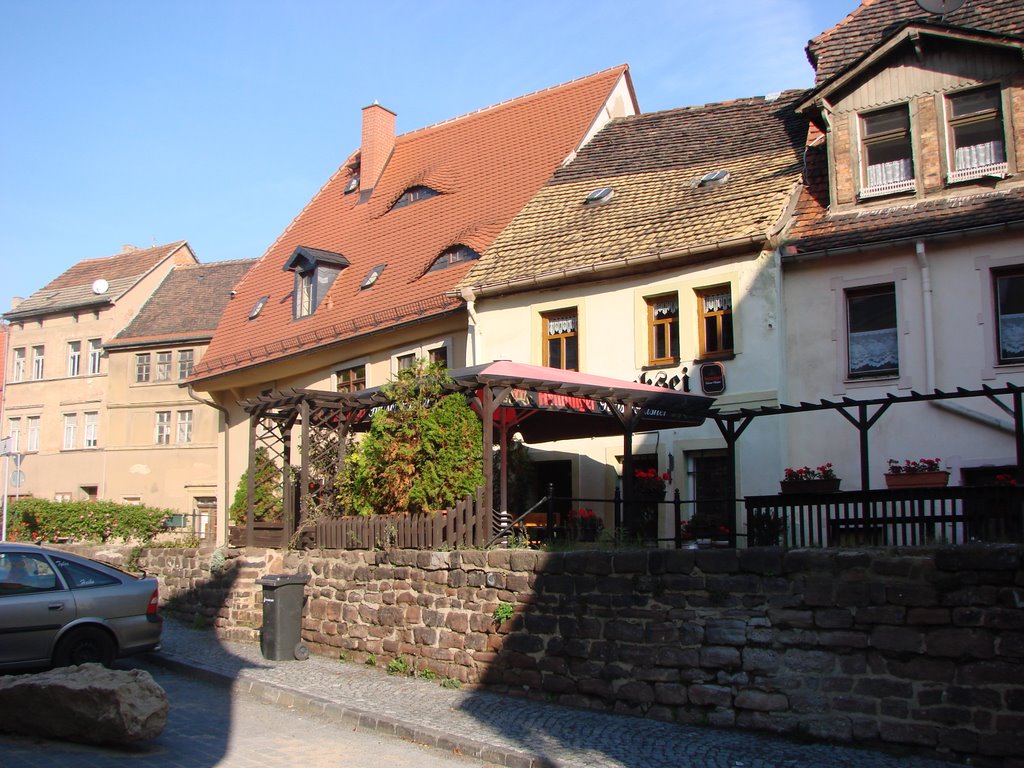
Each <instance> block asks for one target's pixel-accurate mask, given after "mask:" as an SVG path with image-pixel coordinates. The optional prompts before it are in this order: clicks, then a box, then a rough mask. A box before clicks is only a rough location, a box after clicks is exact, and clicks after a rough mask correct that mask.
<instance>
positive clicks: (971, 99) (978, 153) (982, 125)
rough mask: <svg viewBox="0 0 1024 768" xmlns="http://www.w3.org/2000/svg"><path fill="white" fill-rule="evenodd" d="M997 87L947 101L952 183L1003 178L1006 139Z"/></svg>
mask: <svg viewBox="0 0 1024 768" xmlns="http://www.w3.org/2000/svg"><path fill="white" fill-rule="evenodd" d="M1001 101H1002V97H1001V96H1000V93H999V88H998V86H990V87H987V88H975V89H973V90H970V91H963V92H961V93H953V94H950V95H949V96H948V97H947V98H946V122H947V126H948V128H947V139H946V140H947V142H948V147H949V176H948V180H949V181H950V182H951V183H953V182H957V181H965V180H967V179H976V178H978V177H980V176H998V177H1002V176H1005V175H1006V137H1005V135H1004V133H1003V111H1002V104H1001Z"/></svg>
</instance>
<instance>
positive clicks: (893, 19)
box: [807, 0, 1024, 85]
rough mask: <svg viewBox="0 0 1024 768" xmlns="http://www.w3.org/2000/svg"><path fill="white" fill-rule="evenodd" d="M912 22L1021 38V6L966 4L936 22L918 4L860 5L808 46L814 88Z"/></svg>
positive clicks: (885, 1) (970, 0) (867, 1)
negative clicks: (813, 73) (812, 68)
mask: <svg viewBox="0 0 1024 768" xmlns="http://www.w3.org/2000/svg"><path fill="white" fill-rule="evenodd" d="M910 20H920V21H925V22H928V23H929V24H935V23H937V22H940V21H941V22H942V23H944V24H948V25H950V26H955V27H963V28H967V29H980V30H985V31H988V32H996V33H999V34H1007V35H1017V36H1022V35H1024V2H1021V0H967V1H966V2H965V3H964V5H962V6H961V7H960V8H958V9H957V10H955V11H953V12H952V13H948V14H946V15H945V16H942V17H940V16H937V15H936V14H930V13H926V12H925V11H924V10H922V8H921V6H920V5H918V4H917V2H916V0H863V2H862V3H861V4H860V6H858V7H857V8H856V9H855V10H854V11H853V12H852V13H850V14H849V15H848V16H847V17H846V18H845V19H843V20H842V21H840V22H839V23H838V24H836V25H835V26H833V27H831V28H830V29H828V30H826V31H825V32H822V33H821V34H820V35H818V36H817V37H815V38H814V39H812V40H811V41H810V42H809V43H808V44H807V58H808V59H809V60H810V62H811V65H812V66H814V67H815V70H816V76H815V85H821V84H823V83H824V82H825V81H827V80H829V79H830V78H832V77H834V76H835V75H838V74H839V73H841V72H842V71H843V70H844V69H846V68H847V67H848V66H850V65H851V64H853V63H854V62H855V61H857V60H858V59H859V58H860V57H861V56H863V55H864V54H866V53H868V52H869V51H870V50H871V49H872V48H874V47H875V46H876V45H878V43H880V42H881V41H882V40H883V39H884V38H886V37H888V36H889V35H890V34H892V33H893V32H894V31H896V29H898V28H899V27H900V26H902V25H903V24H905V23H906V22H908V21H910Z"/></svg>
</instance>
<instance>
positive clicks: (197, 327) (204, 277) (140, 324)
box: [107, 259, 256, 346]
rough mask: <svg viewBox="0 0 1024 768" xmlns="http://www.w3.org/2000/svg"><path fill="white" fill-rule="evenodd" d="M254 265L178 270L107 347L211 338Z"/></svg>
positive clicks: (229, 263) (240, 263)
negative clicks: (235, 293) (244, 277)
mask: <svg viewBox="0 0 1024 768" xmlns="http://www.w3.org/2000/svg"><path fill="white" fill-rule="evenodd" d="M255 263H256V260H255V259H240V260H237V261H218V262H213V263H209V264H195V265H188V266H183V267H176V268H175V269H174V270H172V271H171V272H170V273H169V274H168V275H167V277H165V278H164V280H163V282H162V283H160V286H159V287H158V288H157V289H156V290H155V291H154V292H153V295H152V296H150V298H149V300H148V301H147V302H146V303H145V304H143V305H142V307H141V308H140V309H139V311H138V313H137V314H136V315H135V317H134V318H132V321H131V322H130V323H129V324H128V325H127V326H125V328H124V329H123V330H122V331H121V332H120V333H118V334H117V335H116V336H115V337H114V338H113V340H112V342H111V344H108V345H107V346H122V345H127V344H140V343H145V342H148V341H158V340H161V339H170V338H178V339H189V338H209V337H210V336H212V334H213V331H214V329H215V328H216V327H217V323H218V321H219V320H220V316H221V313H222V312H223V311H224V308H225V307H226V306H227V305H228V302H229V301H230V300H231V291H232V289H233V288H234V287H235V285H236V284H237V283H238V281H239V280H241V279H242V277H243V276H244V275H245V273H246V272H248V271H249V269H250V268H251V267H252V266H253V264H255Z"/></svg>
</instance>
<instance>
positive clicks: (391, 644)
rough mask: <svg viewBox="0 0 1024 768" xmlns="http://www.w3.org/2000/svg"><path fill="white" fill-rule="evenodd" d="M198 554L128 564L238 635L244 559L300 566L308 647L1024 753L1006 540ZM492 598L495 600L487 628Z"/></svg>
mask: <svg viewBox="0 0 1024 768" xmlns="http://www.w3.org/2000/svg"><path fill="white" fill-rule="evenodd" d="M109 551H110V550H109V548H108V554H109ZM213 552H214V551H213V550H206V551H203V552H200V553H198V554H197V553H196V552H195V551H192V550H168V549H154V550H150V551H149V552H148V553H146V554H144V555H143V559H142V563H143V565H144V566H145V567H146V568H147V569H148V570H149V571H150V572H151V573H154V574H156V575H158V576H159V577H160V579H161V581H162V592H161V595H162V597H163V598H164V599H165V600H170V601H171V603H172V604H173V605H174V612H175V613H176V614H177V615H179V616H181V617H182V618H184V619H185V620H191V619H192V616H193V615H194V614H195V613H196V612H197V611H198V612H200V613H201V614H202V615H203V616H204V617H205V618H206V619H207V620H209V621H210V622H212V623H213V624H214V625H215V626H216V628H217V631H218V633H221V634H224V635H228V636H233V637H236V638H248V639H255V638H256V637H257V636H258V633H257V628H258V626H259V624H260V622H261V620H262V615H261V613H260V608H259V606H260V602H259V600H260V594H259V587H258V586H257V587H254V580H255V579H256V578H258V577H259V576H260V575H262V574H264V573H267V572H287V573H295V572H302V573H308V574H310V582H309V585H308V586H307V588H306V596H307V603H306V607H305V611H304V618H303V638H304V640H305V641H306V642H307V643H308V644H309V646H310V647H311V648H312V649H313V651H314V652H315V653H318V654H322V655H326V656H331V657H338V656H340V655H342V654H344V655H345V656H346V657H347V658H349V659H351V660H353V661H362V660H365V659H366V658H367V656H368V655H369V654H371V653H372V654H374V655H375V656H376V657H377V659H378V663H379V664H383V663H386V661H387V660H388V659H390V658H393V657H396V656H400V655H401V656H405V657H407V659H408V660H409V661H410V662H411V665H412V666H413V667H414V668H415V669H417V670H422V669H431V670H433V671H434V672H435V673H436V674H438V675H441V676H446V677H452V678H457V679H460V680H462V681H464V682H467V683H471V684H479V685H481V686H485V687H488V688H491V689H494V690H498V691H507V692H509V693H514V694H517V695H528V696H533V697H538V698H543V699H549V700H554V701H558V702H560V703H563V704H568V705H574V706H582V707H591V708H597V709H609V710H614V711H618V712H625V713H631V714H636V715H639V716H645V717H652V718H657V719H662V720H670V721H676V722H680V723H699V724H708V725H713V726H719V727H735V728H745V729H765V730H769V731H775V732H781V733H791V734H806V735H809V736H811V737H813V738H819V739H826V740H832V741H843V742H853V743H860V744H869V743H875V744H889V745H903V746H909V747H913V748H915V749H919V750H923V751H926V752H937V753H939V754H942V755H944V756H945V757H950V758H952V757H956V758H961V759H965V758H967V757H970V758H971V759H972V761H973V764H976V765H1019V764H1021V762H1019V761H1022V760H1024V735H1022V734H1024V568H1022V563H1024V548H1021V547H1018V546H1013V545H988V546H981V545H979V546H970V547H955V548H942V549H929V550H872V551H853V550H849V551H844V550H793V551H789V552H783V551H781V550H776V549H750V550H708V551H690V550H670V551H666V550H652V551H618V552H603V551H596V550H594V551H576V552H569V553H539V552H534V551H528V550H491V551H456V552H418V551H406V550H396V551H387V552H316V553H314V552H305V553H297V552H292V553H285V554H281V553H278V552H272V551H263V550H248V551H243V550H228V551H227V552H226V555H227V556H226V559H225V560H224V562H223V570H222V571H220V573H221V575H220V576H218V577H215V578H212V577H211V571H210V560H211V557H212V556H213ZM221 552H222V554H223V553H224V551H223V550H222V551H221ZM218 557H220V556H218ZM501 603H508V604H509V605H511V606H513V607H514V610H515V618H514V619H512V620H511V621H507V622H504V623H502V624H500V625H499V624H496V623H495V622H494V620H493V616H494V611H495V609H496V608H497V607H498V605H499V604H501ZM1011 758H1012V759H1011ZM1013 760H1016V761H1018V762H1013Z"/></svg>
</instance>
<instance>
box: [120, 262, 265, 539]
mask: <svg viewBox="0 0 1024 768" xmlns="http://www.w3.org/2000/svg"><path fill="white" fill-rule="evenodd" d="M252 264H253V261H252V260H240V261H226V262H215V263H207V264H196V265H188V266H181V267H177V268H175V269H174V270H173V271H172V272H170V273H169V274H168V275H167V276H166V278H165V279H164V281H163V282H162V283H161V284H160V286H159V287H158V288H157V289H156V290H155V291H154V292H153V295H152V296H151V297H150V298H149V300H148V301H147V302H146V303H145V304H144V305H143V306H142V307H141V309H140V310H139V312H138V314H136V316H135V317H134V318H132V321H131V322H130V323H128V324H127V326H126V327H125V328H123V329H122V330H121V331H119V332H118V333H117V334H116V335H115V336H114V338H112V339H111V340H110V341H109V342H107V343H106V345H105V350H106V353H107V356H108V374H107V448H106V457H105V461H106V469H107V477H108V480H107V485H106V498H109V499H112V500H114V501H120V502H123V503H128V504H135V503H144V504H147V505H151V506H158V507H165V508H168V509H173V510H175V511H176V513H177V514H176V515H174V516H173V517H172V518H171V519H170V520H169V521H168V523H167V527H168V528H170V529H172V530H184V531H187V532H190V533H194V534H196V535H198V536H207V535H210V536H212V535H213V527H212V526H214V525H215V521H216V517H217V510H218V509H219V508H221V503H220V498H219V495H218V494H219V492H220V488H221V487H223V484H224V483H223V479H222V478H221V477H220V475H219V474H218V472H219V461H218V456H219V451H218V436H219V433H220V430H221V427H222V417H223V413H222V411H221V410H219V409H218V408H217V407H216V406H215V404H212V403H211V402H210V401H208V400H206V399H204V398H200V397H198V396H196V395H195V394H194V393H193V392H192V391H191V389H190V388H189V386H188V384H187V381H188V379H189V377H190V376H191V375H192V372H193V371H194V369H195V366H196V365H197V364H198V363H199V362H200V361H201V360H202V357H203V354H204V352H205V351H206V348H207V347H208V346H209V343H210V338H211V336H212V333H213V329H214V327H215V326H216V324H217V321H218V320H219V319H220V315H221V313H222V312H223V310H224V307H226V306H227V304H228V302H229V301H230V300H231V292H232V290H233V289H234V286H235V284H236V283H237V282H238V281H239V280H240V279H241V278H242V277H243V276H244V275H245V273H246V272H247V271H248V270H249V268H250V267H251V266H252Z"/></svg>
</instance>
